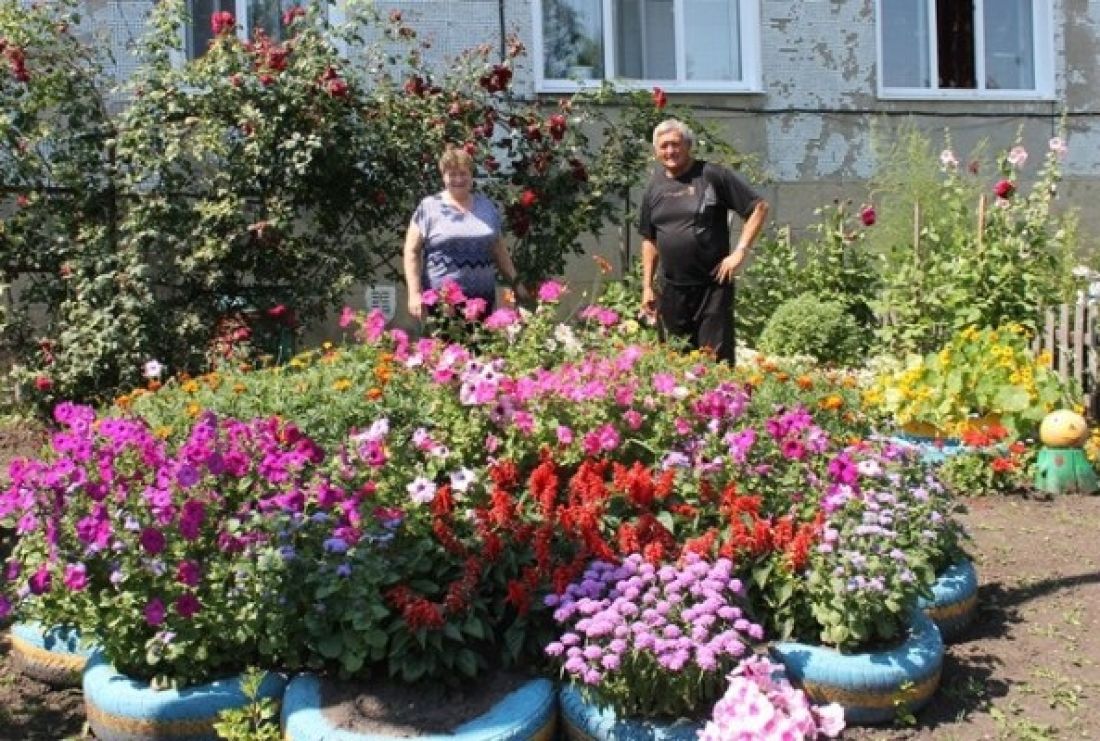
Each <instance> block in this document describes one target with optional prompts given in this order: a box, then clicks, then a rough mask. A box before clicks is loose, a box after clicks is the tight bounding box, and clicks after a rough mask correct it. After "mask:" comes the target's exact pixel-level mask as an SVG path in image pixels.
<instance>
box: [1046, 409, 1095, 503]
mask: <svg viewBox="0 0 1100 741" xmlns="http://www.w3.org/2000/svg"><path fill="white" fill-rule="evenodd" d="M1088 436H1089V428H1088V423H1086V422H1085V418H1084V417H1082V416H1081V415H1080V414H1077V413H1076V412H1072V411H1070V410H1068V409H1059V410H1057V411H1054V412H1051V413H1050V414H1048V415H1047V416H1046V417H1044V418H1043V423H1042V425H1040V427H1039V438H1040V439H1041V440H1042V441H1043V447H1042V448H1040V449H1039V455H1038V457H1037V458H1036V461H1035V488H1036V489H1038V490H1039V491H1043V492H1046V493H1047V494H1094V493H1096V491H1097V490H1098V489H1100V483H1098V482H1097V478H1096V472H1095V471H1094V470H1093V468H1092V464H1091V463H1089V459H1088V457H1087V456H1086V455H1085V451H1084V450H1083V449H1082V445H1084V443H1085V440H1087V439H1088Z"/></svg>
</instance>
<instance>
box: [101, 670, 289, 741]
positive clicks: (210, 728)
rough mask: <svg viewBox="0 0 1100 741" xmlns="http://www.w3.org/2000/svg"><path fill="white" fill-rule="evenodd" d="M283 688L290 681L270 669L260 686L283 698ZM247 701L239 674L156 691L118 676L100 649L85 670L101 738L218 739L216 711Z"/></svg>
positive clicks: (267, 693) (148, 740) (133, 740)
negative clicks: (204, 682)
mask: <svg viewBox="0 0 1100 741" xmlns="http://www.w3.org/2000/svg"><path fill="white" fill-rule="evenodd" d="M285 688H286V679H284V678H283V677H281V676H280V675H278V674H274V673H270V672H269V673H268V674H267V676H265V677H264V680H263V682H262V683H261V684H260V697H270V698H274V699H276V700H279V699H281V697H282V695H283V690H284V689H285ZM248 702H249V700H248V698H247V697H246V696H245V694H244V692H242V691H241V681H240V677H230V678H226V679H218V680H215V681H213V682H207V683H206V684H199V685H195V686H192V687H187V688H185V689H182V690H172V689H168V690H156V689H153V688H151V687H150V686H149V683H148V682H145V681H141V680H137V679H133V678H131V677H128V676H126V675H124V674H119V673H118V671H116V670H115V668H114V667H113V666H111V664H110V662H108V661H107V659H106V658H105V657H104V656H103V653H102V652H99V651H97V652H95V653H94V654H92V656H91V657H90V658H89V659H88V665H87V666H86V667H85V669H84V708H85V712H86V714H87V716H88V724H89V725H90V726H91V728H92V731H93V733H94V734H95V737H96V738H97V739H99V740H100V741H167V740H169V739H171V741H217V739H218V736H217V734H216V733H215V732H214V723H215V721H217V719H218V713H220V712H221V711H223V710H229V709H233V708H241V707H245V706H246V705H247V704H248Z"/></svg>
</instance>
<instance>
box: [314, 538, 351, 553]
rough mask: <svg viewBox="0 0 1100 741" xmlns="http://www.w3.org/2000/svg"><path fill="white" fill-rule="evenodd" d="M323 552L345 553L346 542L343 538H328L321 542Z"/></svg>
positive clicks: (346, 548)
mask: <svg viewBox="0 0 1100 741" xmlns="http://www.w3.org/2000/svg"><path fill="white" fill-rule="evenodd" d="M321 545H322V547H323V548H324V549H325V553H347V550H348V544H347V541H345V540H344V539H343V538H328V539H327V540H325V542H324V543H322V544H321Z"/></svg>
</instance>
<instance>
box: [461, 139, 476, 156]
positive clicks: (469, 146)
mask: <svg viewBox="0 0 1100 741" xmlns="http://www.w3.org/2000/svg"><path fill="white" fill-rule="evenodd" d="M462 148H463V149H464V150H466V154H468V155H470V156H471V157H473V156H474V155H475V154H477V144H475V143H473V142H466V143H465V144H463V145H462Z"/></svg>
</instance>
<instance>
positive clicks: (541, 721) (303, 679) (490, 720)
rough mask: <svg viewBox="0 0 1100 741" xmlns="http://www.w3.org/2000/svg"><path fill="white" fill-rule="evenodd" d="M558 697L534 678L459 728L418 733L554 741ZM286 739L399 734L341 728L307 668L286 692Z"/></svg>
mask: <svg viewBox="0 0 1100 741" xmlns="http://www.w3.org/2000/svg"><path fill="white" fill-rule="evenodd" d="M557 726H558V702H557V692H555V690H554V684H553V683H552V682H551V681H550V680H548V679H532V680H530V681H529V682H527V683H526V684H524V685H523V686H522V687H519V688H518V689H516V690H513V691H512V692H510V693H508V694H507V695H505V696H504V697H503V698H502V699H501V700H500V701H499V702H498V703H497V704H496V705H494V706H493V707H492V708H490V709H489V711H488V712H486V713H484V714H482V715H479V716H478V717H476V718H474V719H473V720H470V721H467V722H466V723H463V724H462V725H460V726H458V727H457V728H455V730H454V732H453V733H449V734H439V735H428V736H418V737H417V738H419V739H421V741H526V740H527V739H531V741H551V739H553V738H556V734H557ZM282 727H283V737H284V738H285V739H286V741H386V740H387V739H392V738H397V737H396V736H384V735H378V734H366V733H356V732H353V731H345V730H340V729H338V728H336V727H334V726H333V725H331V724H330V723H329V722H328V719H326V718H325V715H324V712H323V710H322V706H321V681H320V679H318V678H317V677H315V676H313V675H312V674H302V675H299V676H297V677H295V678H294V679H292V680H291V681H290V684H289V685H287V688H286V695H285V696H284V697H283V712H282Z"/></svg>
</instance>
